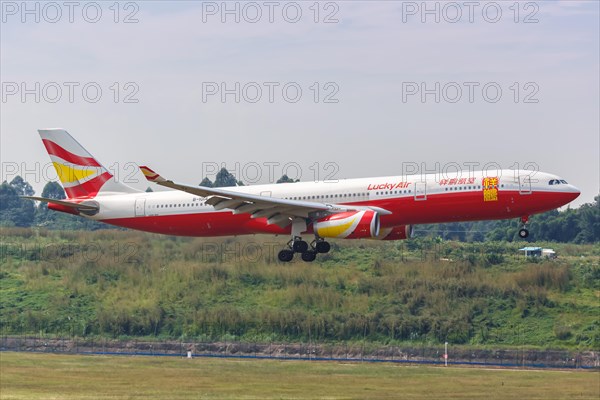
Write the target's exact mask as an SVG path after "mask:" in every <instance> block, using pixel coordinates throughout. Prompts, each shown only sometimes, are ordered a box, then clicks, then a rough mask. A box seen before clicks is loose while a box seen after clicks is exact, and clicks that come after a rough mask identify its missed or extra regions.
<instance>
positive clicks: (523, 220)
mask: <svg viewBox="0 0 600 400" xmlns="http://www.w3.org/2000/svg"><path fill="white" fill-rule="evenodd" d="M528 221H529V216H527V215H525V216H523V217H521V223H522V224H523V225H522V226H521V229H519V237H520V238H521V239H526V238H527V237H528V236H529V230H528V229H527V222H528Z"/></svg>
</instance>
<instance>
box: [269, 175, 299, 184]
mask: <svg viewBox="0 0 600 400" xmlns="http://www.w3.org/2000/svg"><path fill="white" fill-rule="evenodd" d="M299 181H300V179H296V180H293V179H292V178H290V177H289V176H287V175H286V174H283V175H282V176H281V178H279V179H277V182H275V183H294V182H299Z"/></svg>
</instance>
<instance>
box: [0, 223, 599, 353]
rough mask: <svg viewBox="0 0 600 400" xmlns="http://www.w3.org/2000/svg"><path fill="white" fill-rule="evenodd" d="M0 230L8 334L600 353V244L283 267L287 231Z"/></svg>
mask: <svg viewBox="0 0 600 400" xmlns="http://www.w3.org/2000/svg"><path fill="white" fill-rule="evenodd" d="M2 233H3V236H2V241H1V242H0V250H1V254H0V297H1V298H2V303H1V304H0V333H2V334H40V333H41V334H46V335H48V334H50V335H69V336H70V335H76V336H88V335H95V336H102V337H123V336H125V337H145V338H151V337H157V338H159V339H168V338H174V339H179V338H186V339H199V340H218V339H220V338H222V337H227V338H230V340H232V339H233V340H242V341H244V340H245V341H264V342H269V341H292V342H303V341H304V342H306V341H307V340H308V339H309V338H310V340H312V341H317V342H328V343H331V342H338V343H340V342H352V341H354V342H358V341H360V342H362V341H363V340H365V339H366V341H367V342H371V343H378V344H392V345H398V344H408V345H413V346H421V345H423V344H425V345H439V344H443V343H444V342H445V341H448V342H450V343H451V344H452V345H461V346H477V347H489V348H502V347H508V348H514V347H519V348H521V347H522V346H529V347H537V348H566V349H579V350H588V349H592V350H594V349H595V350H598V349H600V283H599V282H600V245H599V244H592V245H572V244H539V245H542V246H544V247H553V248H554V249H555V250H557V252H558V254H559V259H557V260H552V261H544V260H542V261H532V260H528V259H526V258H524V257H522V256H521V255H520V254H519V252H518V248H519V247H520V246H521V245H522V244H521V243H500V242H495V243H459V242H451V241H450V242H443V241H438V240H435V239H417V240H410V241H400V242H378V241H364V240H363V241H337V242H335V243H333V249H332V252H331V253H330V254H327V255H320V256H319V258H318V260H317V262H315V263H312V264H306V263H303V262H302V261H294V262H292V263H290V264H280V263H278V262H276V261H275V256H276V252H277V250H279V249H280V248H281V247H282V246H283V242H284V241H285V238H273V237H260V236H247V237H239V238H218V239H203V238H173V237H166V236H160V235H152V234H145V233H140V232H131V231H96V232H83V231H79V232H60V231H45V230H37V229H14V228H10V229H4V230H3V232H2ZM253 249H258V254H256V253H253V252H252V250H253Z"/></svg>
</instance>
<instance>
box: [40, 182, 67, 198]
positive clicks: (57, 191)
mask: <svg viewBox="0 0 600 400" xmlns="http://www.w3.org/2000/svg"><path fill="white" fill-rule="evenodd" d="M42 197H45V198H47V199H57V200H62V199H65V198H67V196H65V190H64V189H63V188H62V186H60V184H59V183H58V182H48V183H46V185H45V186H44V189H42Z"/></svg>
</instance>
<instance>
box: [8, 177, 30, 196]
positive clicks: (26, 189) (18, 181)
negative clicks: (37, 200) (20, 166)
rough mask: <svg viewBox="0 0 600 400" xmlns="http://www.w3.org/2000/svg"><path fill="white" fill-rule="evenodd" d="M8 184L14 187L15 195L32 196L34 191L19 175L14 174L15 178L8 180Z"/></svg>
mask: <svg viewBox="0 0 600 400" xmlns="http://www.w3.org/2000/svg"><path fill="white" fill-rule="evenodd" d="M10 186H12V187H13V188H15V190H16V191H17V195H19V196H33V194H34V193H35V192H34V190H33V188H32V187H31V185H30V184H29V183H27V182H26V181H25V180H24V179H23V178H21V176H19V175H17V176H15V178H14V179H13V180H12V181H10Z"/></svg>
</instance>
